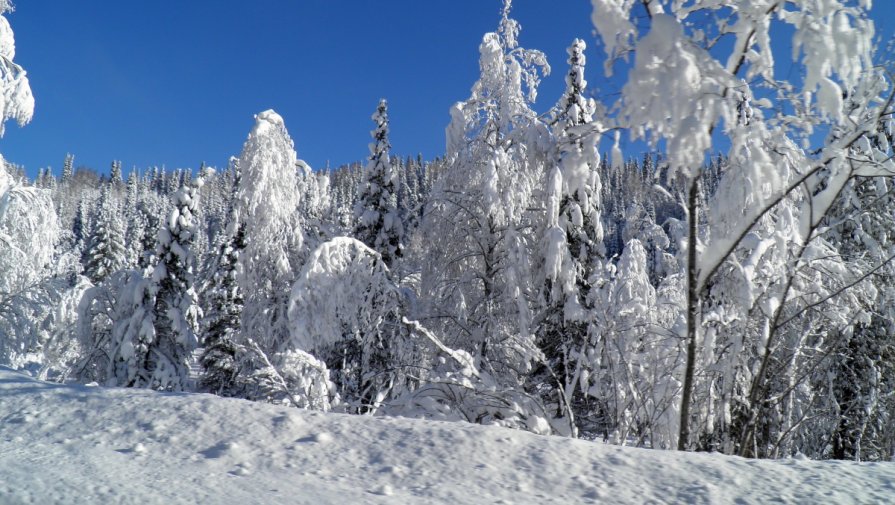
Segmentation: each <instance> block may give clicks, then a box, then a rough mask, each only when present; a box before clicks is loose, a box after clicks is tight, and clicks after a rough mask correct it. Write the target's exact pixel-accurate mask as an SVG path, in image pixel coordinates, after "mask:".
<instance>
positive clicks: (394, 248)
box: [354, 99, 404, 267]
mask: <svg viewBox="0 0 895 505" xmlns="http://www.w3.org/2000/svg"><path fill="white" fill-rule="evenodd" d="M372 119H373V122H375V123H376V129H374V130H373V131H372V132H371V133H370V135H372V137H373V139H374V142H373V143H372V144H370V161H369V163H368V164H367V168H366V170H365V171H364V174H363V180H362V182H361V184H360V185H359V187H358V196H357V203H356V204H355V207H354V217H355V228H354V236H355V237H356V238H357V239H358V240H360V241H361V242H363V243H364V244H366V245H367V246H368V247H370V248H371V249H373V250H374V251H377V252H378V253H379V254H380V255H381V256H382V260H383V261H384V262H385V264H386V265H388V266H389V267H391V266H392V265H393V263H394V261H395V260H396V259H398V258H400V257H401V255H402V254H403V250H404V244H403V238H404V224H403V222H402V221H401V216H400V215H399V213H398V184H399V182H400V181H399V179H398V173H397V171H396V170H395V167H394V166H393V165H392V163H391V160H390V159H389V154H388V152H389V149H390V148H391V146H390V145H389V141H388V103H387V102H386V101H385V100H384V99H382V100H380V101H379V106H378V107H377V108H376V112H375V113H374V114H373V116H372Z"/></svg>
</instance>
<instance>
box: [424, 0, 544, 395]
mask: <svg viewBox="0 0 895 505" xmlns="http://www.w3.org/2000/svg"><path fill="white" fill-rule="evenodd" d="M509 9H510V3H509V2H506V3H505V5H504V9H503V13H502V18H501V22H500V26H499V29H498V31H497V32H496V33H488V34H486V35H485V36H484V39H483V41H482V43H481V45H480V47H479V50H480V61H479V65H480V69H481V75H480V78H479V80H478V81H477V82H476V83H475V85H474V86H473V89H472V96H470V98H469V99H468V100H466V101H463V102H459V103H457V104H455V105H454V106H453V107H452V109H451V117H452V120H451V123H450V126H448V129H447V151H448V157H449V159H450V166H449V168H447V169H446V170H445V173H444V174H443V175H442V177H440V178H439V180H438V181H437V183H436V187H435V188H434V189H433V196H432V199H431V200H430V202H429V206H428V208H427V211H426V221H425V223H424V224H423V231H422V233H424V234H425V235H426V237H427V238H426V241H427V242H426V246H427V250H426V252H425V253H424V255H425V257H427V258H428V260H426V261H425V263H424V269H423V274H422V293H423V297H424V299H425V303H426V304H427V306H428V309H427V311H426V314H425V319H424V320H423V321H424V322H425V323H427V324H430V326H431V327H432V328H433V329H437V333H439V334H440V335H443V338H444V340H445V343H446V344H447V345H449V346H451V347H453V348H457V349H463V350H466V351H467V352H469V353H470V354H471V355H472V356H473V357H474V358H475V360H476V365H477V366H478V367H480V368H482V369H485V370H487V371H489V372H491V373H492V374H493V376H494V377H495V378H496V379H497V380H500V381H504V382H505V383H506V384H513V385H514V386H518V385H519V381H520V380H521V378H522V377H523V376H524V374H525V373H526V372H527V371H528V370H529V369H530V367H531V363H532V359H533V358H536V357H537V356H538V355H539V350H538V349H537V347H536V346H535V344H534V338H533V335H532V329H531V326H532V324H531V311H530V307H529V304H528V298H529V297H530V296H531V285H530V283H529V279H530V267H531V266H530V261H531V249H532V246H533V242H534V240H535V238H534V237H533V236H532V235H533V234H532V233H531V230H532V223H531V219H532V216H531V215H529V214H528V210H529V204H530V203H531V198H532V193H533V191H534V188H536V187H537V185H538V182H539V180H540V174H541V173H542V172H541V171H542V170H543V163H544V157H541V158H539V157H538V154H539V153H543V152H546V150H547V141H546V139H547V132H546V128H545V127H544V126H543V125H542V124H541V123H540V122H539V121H538V120H537V114H536V113H535V112H534V111H533V110H532V109H531V102H532V100H533V99H534V98H535V96H536V89H537V84H538V81H539V77H540V75H542V73H546V72H547V71H549V67H548V66H547V63H546V59H545V57H544V55H543V54H542V53H540V52H539V51H533V50H527V49H523V48H521V47H519V46H518V42H517V35H518V33H519V25H518V23H517V22H516V21H515V20H513V19H511V18H510V17H509ZM539 140H540V141H541V143H540V144H539V143H538V141H539ZM539 148H540V149H539ZM430 319H431V323H429V321H430Z"/></svg>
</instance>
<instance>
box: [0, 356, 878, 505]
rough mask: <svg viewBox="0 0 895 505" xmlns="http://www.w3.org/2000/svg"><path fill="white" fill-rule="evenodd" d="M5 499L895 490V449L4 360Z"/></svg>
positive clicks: (502, 498) (751, 494) (774, 496)
mask: <svg viewBox="0 0 895 505" xmlns="http://www.w3.org/2000/svg"><path fill="white" fill-rule="evenodd" d="M0 503H3V504H6V505H16V504H24V503H41V504H47V505H49V504H57V503H104V504H113V503H140V504H153V503H160V504H161V503H164V504H170V503H202V504H215V503H235V504H236V503H238V504H280V503H282V504H304V503H308V504H311V503H314V504H318V503H393V504H413V503H451V504H454V503H538V504H541V503H619V504H625V503H638V504H639V503H712V504H715V503H837V504H846V503H895V463H852V462H816V461H808V460H804V459H790V460H785V461H766V460H765V461H758V460H747V459H741V458H733V457H726V456H721V455H718V454H688V453H680V452H670V451H658V450H646V449H634V448H627V447H617V446H609V445H604V444H602V443H594V442H587V441H581V440H571V439H565V438H559V437H544V436H537V435H533V434H530V433H526V432H521V431H513V430H508V429H505V428H497V427H488V426H476V425H471V424H463V423H444V422H433V421H420V420H411V419H402V418H384V417H361V416H349V415H343V414H324V413H320V412H312V411H304V410H299V409H295V408H286V407H281V406H275V405H269V404H259V403H251V402H248V401H243V400H235V399H224V398H218V397H215V396H211V395H204V394H183V393H179V394H163V393H156V392H152V391H148V390H134V389H115V388H99V387H87V386H68V385H59V384H52V383H46V382H40V381H38V380H36V379H33V378H31V377H29V376H26V375H23V374H20V373H17V372H14V371H12V370H10V369H6V368H0Z"/></svg>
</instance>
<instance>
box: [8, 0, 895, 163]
mask: <svg viewBox="0 0 895 505" xmlns="http://www.w3.org/2000/svg"><path fill="white" fill-rule="evenodd" d="M875 3H876V6H875V7H874V10H875V12H874V15H875V17H876V19H877V20H878V21H877V22H878V23H879V22H880V21H879V20H888V19H893V16H895V8H893V7H895V6H893V4H895V2H893V1H892V0H877V1H876V2H875ZM590 9H591V7H590V2H589V1H586V0H557V1H545V0H515V2H514V9H513V16H514V17H515V18H516V19H518V20H519V21H520V22H521V24H522V34H521V37H520V41H521V44H522V45H523V46H524V47H528V48H535V49H540V50H542V51H544V52H546V53H547V56H548V59H549V61H550V64H551V66H552V67H553V73H552V75H551V76H550V77H548V78H547V79H546V80H545V81H544V83H543V84H542V87H541V91H540V95H539V100H538V103H537V107H536V108H537V109H538V110H540V111H544V110H546V109H548V108H549V107H550V106H551V105H553V103H554V102H555V100H556V99H557V98H558V97H559V95H560V93H561V92H562V88H563V86H564V84H563V74H564V72H565V67H566V63H565V60H566V54H565V48H566V47H567V46H568V45H569V43H570V42H571V41H572V39H574V38H575V37H581V38H583V39H585V40H586V41H587V42H588V46H589V48H588V57H589V62H588V63H589V66H590V72H589V74H590V75H589V81H590V84H591V85H592V86H593V85H596V86H598V87H601V88H602V90H603V92H606V93H610V92H612V91H613V90H614V89H617V86H615V87H614V86H613V83H608V82H603V81H602V80H601V79H600V78H599V75H600V73H599V70H600V67H601V65H602V59H601V56H602V51H598V50H597V49H598V47H597V44H596V43H595V39H594V36H593V27H592V25H591V24H590ZM499 11H500V1H499V0H493V1H491V0H450V1H435V0H431V1H430V0H425V1H423V0H388V1H384V0H383V1H375V2H374V1H363V0H302V1H285V0H253V1H251V2H237V1H235V0H189V1H183V2H173V1H151V2H150V1H120V0H90V1H83V2H72V1H62V2H60V1H57V0H20V1H19V2H17V3H16V10H15V12H13V13H11V14H8V19H9V20H10V23H11V24H12V27H13V30H15V33H16V50H17V55H16V61H17V62H18V63H19V64H21V65H22V66H24V67H25V69H26V70H27V71H28V75H29V78H30V80H31V86H32V90H33V91H34V95H35V99H36V103H37V106H36V108H35V116H34V120H33V122H32V123H31V124H30V125H28V126H26V127H25V128H18V127H17V126H16V125H14V124H9V125H8V127H7V133H6V135H5V137H4V138H2V139H0V152H2V153H3V155H4V156H5V157H6V158H7V159H8V160H10V161H13V162H16V163H20V164H24V165H25V166H26V168H27V169H28V172H29V173H30V174H34V173H36V171H37V169H38V168H39V167H46V166H52V167H53V169H54V171H56V172H57V173H58V171H59V169H60V167H61V165H62V160H63V158H64V156H65V154H66V153H67V152H71V153H73V154H75V156H76V159H75V162H76V165H86V166H89V167H92V168H95V169H98V170H100V171H107V170H108V167H109V164H110V163H111V161H112V160H113V159H119V160H122V165H123V167H124V168H125V170H129V169H130V168H131V167H133V166H136V167H137V168H139V169H144V168H146V167H149V166H155V165H158V166H161V165H165V166H166V167H168V168H169V169H173V168H178V167H193V168H194V167H197V166H198V165H199V163H200V162H202V161H205V162H207V163H209V164H211V165H217V166H224V165H225V164H226V160H227V159H228V157H229V156H231V155H238V154H239V151H240V150H241V148H242V143H243V141H244V140H245V137H246V135H247V134H248V132H249V130H250V129H251V127H252V124H253V114H255V113H257V112H260V111H262V110H265V109H268V108H273V109H275V110H276V111H277V112H279V113H280V114H281V115H282V116H283V117H284V118H285V120H286V126H287V128H288V129H289V131H290V133H291V135H292V138H293V140H294V141H295V146H296V151H297V152H298V155H299V157H301V158H303V159H305V160H307V161H308V162H309V163H310V164H311V165H312V166H314V167H315V168H319V167H323V166H325V165H326V164H327V162H329V163H330V164H331V165H332V166H338V165H340V164H343V163H348V162H351V161H356V160H361V159H364V158H365V157H366V156H367V144H368V142H369V141H370V137H369V131H370V129H371V128H372V126H373V123H372V121H371V120H370V115H371V114H372V113H373V111H374V110H375V107H376V103H377V102H378V100H379V98H380V97H384V98H387V99H388V100H389V107H390V115H391V130H392V131H391V142H392V146H393V152H394V153H396V154H409V155H415V154H416V153H418V152H420V153H422V154H423V156H424V157H426V158H432V157H434V156H437V155H439V154H441V153H442V152H443V151H444V127H445V126H446V124H447V122H448V120H449V114H448V109H449V107H450V105H451V104H452V103H453V102H455V101H457V100H461V99H464V98H466V97H467V96H468V95H469V89H470V87H471V86H472V84H473V83H474V82H475V80H476V78H477V76H478V45H479V42H480V41H481V37H482V35H483V34H484V33H485V32H487V31H492V30H494V29H495V28H496V26H497V21H498V19H499ZM878 31H881V30H880V29H878ZM632 154H634V153H632Z"/></svg>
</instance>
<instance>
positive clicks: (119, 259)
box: [84, 188, 127, 283]
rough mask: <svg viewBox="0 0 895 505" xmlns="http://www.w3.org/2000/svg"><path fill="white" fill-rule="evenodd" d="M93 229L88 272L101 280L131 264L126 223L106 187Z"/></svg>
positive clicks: (86, 253) (86, 256)
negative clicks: (125, 232) (128, 263)
mask: <svg viewBox="0 0 895 505" xmlns="http://www.w3.org/2000/svg"><path fill="white" fill-rule="evenodd" d="M93 223H94V224H93V229H92V231H91V233H90V239H89V241H88V242H87V248H86V249H85V250H84V275H86V276H87V277H88V278H89V279H90V280H91V281H92V282H94V283H100V282H102V281H103V280H104V279H106V278H107V277H108V276H109V275H111V274H112V273H113V272H115V271H117V270H119V269H121V268H124V267H125V266H126V265H127V252H126V250H125V245H124V224H123V223H122V218H121V213H120V211H119V209H118V208H117V206H116V205H115V202H114V201H113V199H112V196H111V195H110V194H109V192H108V190H107V189H106V188H103V190H102V194H101V196H100V201H99V203H98V206H97V208H96V210H95V211H94V218H93Z"/></svg>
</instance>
